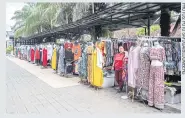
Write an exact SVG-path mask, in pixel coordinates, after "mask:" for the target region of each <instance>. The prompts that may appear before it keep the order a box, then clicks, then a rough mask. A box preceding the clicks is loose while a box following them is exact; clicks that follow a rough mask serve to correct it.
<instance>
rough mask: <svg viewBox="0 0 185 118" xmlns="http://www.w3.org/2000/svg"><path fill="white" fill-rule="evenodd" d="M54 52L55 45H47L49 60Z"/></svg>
mask: <svg viewBox="0 0 185 118" xmlns="http://www.w3.org/2000/svg"><path fill="white" fill-rule="evenodd" d="M52 54H53V47H52V45H48V46H47V60H51V58H52Z"/></svg>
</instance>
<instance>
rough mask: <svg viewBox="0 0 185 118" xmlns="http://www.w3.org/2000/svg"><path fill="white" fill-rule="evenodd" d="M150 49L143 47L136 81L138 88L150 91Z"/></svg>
mask: <svg viewBox="0 0 185 118" xmlns="http://www.w3.org/2000/svg"><path fill="white" fill-rule="evenodd" d="M149 51H150V48H149V47H142V48H141V50H140V53H139V70H138V79H137V80H136V83H137V87H138V88H142V89H145V90H147V91H148V86H149V83H148V81H149V77H150V52H149Z"/></svg>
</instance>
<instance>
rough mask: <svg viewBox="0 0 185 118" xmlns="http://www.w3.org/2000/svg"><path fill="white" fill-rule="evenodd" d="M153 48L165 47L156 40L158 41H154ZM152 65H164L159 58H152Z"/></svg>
mask: <svg viewBox="0 0 185 118" xmlns="http://www.w3.org/2000/svg"><path fill="white" fill-rule="evenodd" d="M153 48H163V47H162V46H160V44H159V42H158V41H156V42H154V46H153ZM151 65H152V66H162V65H163V62H160V61H159V60H152V63H151Z"/></svg>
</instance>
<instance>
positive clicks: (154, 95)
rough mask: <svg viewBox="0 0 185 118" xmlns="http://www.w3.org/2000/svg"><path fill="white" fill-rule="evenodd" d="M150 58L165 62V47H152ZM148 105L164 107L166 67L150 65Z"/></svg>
mask: <svg viewBox="0 0 185 118" xmlns="http://www.w3.org/2000/svg"><path fill="white" fill-rule="evenodd" d="M150 59H151V60H158V61H160V62H164V61H165V60H166V57H165V50H164V48H151V49H150ZM148 97H149V98H148V105H149V106H155V107H156V108H159V109H163V108H164V67H163V66H152V65H151V67H150V78H149V94H148Z"/></svg>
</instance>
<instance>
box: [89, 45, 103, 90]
mask: <svg viewBox="0 0 185 118" xmlns="http://www.w3.org/2000/svg"><path fill="white" fill-rule="evenodd" d="M97 50H99V49H98V48H97V49H96V50H94V52H93V82H92V83H91V84H92V85H93V86H96V87H101V86H102V84H103V70H102V68H100V67H99V66H97V64H98V63H99V64H100V62H99V61H100V60H99V59H100V58H101V56H102V53H98V52H99V51H97ZM99 64H98V65H99Z"/></svg>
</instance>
